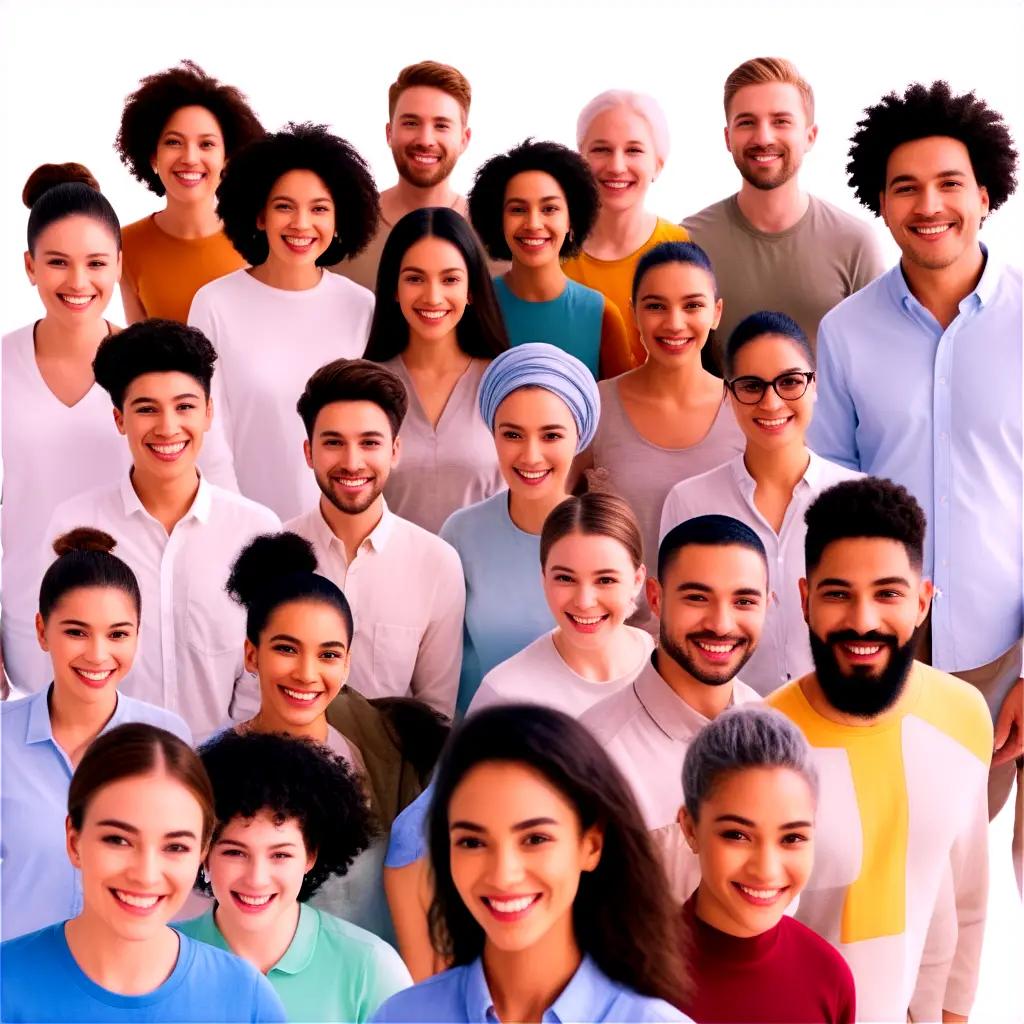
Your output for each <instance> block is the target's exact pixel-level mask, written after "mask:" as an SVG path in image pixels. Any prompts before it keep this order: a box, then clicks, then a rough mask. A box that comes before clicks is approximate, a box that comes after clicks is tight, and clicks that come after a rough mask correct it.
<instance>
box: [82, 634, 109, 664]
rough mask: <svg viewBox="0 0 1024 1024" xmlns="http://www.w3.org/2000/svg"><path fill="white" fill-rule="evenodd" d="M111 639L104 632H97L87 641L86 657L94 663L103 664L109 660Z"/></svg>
mask: <svg viewBox="0 0 1024 1024" xmlns="http://www.w3.org/2000/svg"><path fill="white" fill-rule="evenodd" d="M108 649H109V641H108V640H107V638H106V636H104V634H102V633H95V634H93V635H92V636H91V637H89V640H88V641H87V643H86V648H85V658H86V660H87V661H89V662H92V664H94V665H102V664H103V662H104V661H106V660H107V651H108Z"/></svg>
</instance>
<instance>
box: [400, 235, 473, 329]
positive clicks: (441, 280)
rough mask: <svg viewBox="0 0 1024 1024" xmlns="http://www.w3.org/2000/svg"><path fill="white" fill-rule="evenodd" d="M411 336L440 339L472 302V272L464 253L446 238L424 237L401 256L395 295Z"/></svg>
mask: <svg viewBox="0 0 1024 1024" xmlns="http://www.w3.org/2000/svg"><path fill="white" fill-rule="evenodd" d="M395 298H396V299H397V301H398V305H399V306H400V307H401V310H402V316H404V317H405V321H406V323H407V324H408V325H409V331H410V335H411V337H413V338H417V339H419V340H421V341H424V342H434V343H436V342H438V341H442V340H444V339H445V338H447V337H449V335H451V333H452V332H453V331H454V330H455V329H456V327H457V326H458V324H459V321H460V320H461V319H462V315H463V314H464V313H465V312H466V304H467V303H468V302H469V271H468V270H467V269H466V261H465V259H463V256H462V253H461V252H459V250H458V249H457V248H456V247H455V246H454V245H452V243H451V242H448V241H446V240H445V239H443V238H433V237H427V238H421V239H420V240H419V241H418V242H416V243H415V245H410V246H409V248H408V249H407V250H406V252H405V255H404V256H403V257H402V265H401V268H400V270H399V273H398V294H397V295H396V296H395Z"/></svg>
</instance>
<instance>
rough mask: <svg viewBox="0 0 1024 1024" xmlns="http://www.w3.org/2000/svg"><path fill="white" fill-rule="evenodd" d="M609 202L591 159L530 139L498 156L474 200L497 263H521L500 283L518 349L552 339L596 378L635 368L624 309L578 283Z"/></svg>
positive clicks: (481, 176)
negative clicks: (566, 264) (570, 270)
mask: <svg viewBox="0 0 1024 1024" xmlns="http://www.w3.org/2000/svg"><path fill="white" fill-rule="evenodd" d="M599 206H600V199H599V197H598V192H597V185H596V183H595V181H594V176H593V174H591V172H590V168H589V167H588V166H587V162H586V161H585V160H584V159H583V157H581V156H580V155H579V153H574V152H573V151H572V150H571V149H568V148H567V147H565V146H560V145H559V144H558V143H556V142H535V141H534V140H533V139H527V140H526V141H525V142H523V143H521V144H520V145H518V146H515V147H514V148H513V149H510V150H509V151H508V152H507V153H502V154H499V155H498V156H494V157H491V159H490V160H488V161H487V163H485V164H484V165H483V166H482V167H481V168H480V169H479V170H478V171H477V172H476V180H475V182H474V184H473V189H472V191H471V192H470V194H469V219H470V220H471V221H472V223H473V227H474V228H475V229H476V233H477V235H479V237H480V241H481V242H483V245H484V248H485V249H486V250H487V254H488V255H489V256H490V257H491V259H492V260H511V261H512V266H511V268H510V269H509V271H508V272H507V273H505V274H503V275H502V276H500V277H496V278H495V279H494V289H495V292H496V293H497V296H498V303H499V305H500V306H501V312H502V315H503V316H504V318H505V327H506V329H507V330H508V336H509V341H510V343H511V344H512V345H523V344H525V343H527V342H533V341H542V342H547V343H548V344H549V345H554V346H556V347H557V348H560V349H562V350H563V351H565V352H568V353H569V354H570V355H572V356H575V357H576V358H577V359H579V360H580V362H582V363H583V364H584V366H586V367H587V368H588V369H589V370H590V372H591V373H592V374H593V375H594V377H595V378H598V377H602V378H603V377H614V376H617V375H618V374H620V373H625V371H626V370H630V369H632V368H633V366H634V365H636V364H635V362H634V360H633V356H632V354H631V350H630V344H629V339H628V337H627V335H626V326H625V323H624V322H623V319H622V314H621V313H620V312H619V309H618V307H617V306H616V305H615V304H614V303H613V302H610V301H609V300H608V299H606V298H605V297H604V296H603V295H602V294H601V293H600V292H598V291H595V290H594V289H593V288H587V287H586V286H585V285H582V284H578V283H577V282H576V281H571V280H569V278H568V277H566V275H565V272H564V271H563V269H562V261H563V260H566V259H569V258H570V257H572V256H575V255H577V254H578V253H579V252H580V250H581V248H582V246H583V241H584V239H585V238H586V237H587V235H588V234H589V233H590V230H591V228H592V227H593V226H594V221H595V219H596V218H597V211H598V207H599Z"/></svg>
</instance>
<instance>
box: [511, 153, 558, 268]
mask: <svg viewBox="0 0 1024 1024" xmlns="http://www.w3.org/2000/svg"><path fill="white" fill-rule="evenodd" d="M570 226H571V225H570V223H569V202H568V200H567V199H566V198H565V192H564V191H563V190H562V186H561V185H559V184H558V182H557V181H556V180H555V179H554V178H553V177H552V176H551V175H550V174H548V173H547V172H545V171H523V172H522V173H521V174H516V175H513V176H512V178H510V179H509V183H508V185H506V186H505V205H504V207H503V209H502V231H503V233H504V235H505V242H506V244H507V245H508V248H509V252H511V253H512V259H513V261H514V262H516V263H521V264H523V265H524V266H526V267H530V268H532V269H536V268H538V267H544V266H547V265H548V264H549V263H551V262H553V261H555V262H557V260H558V255H559V253H560V252H561V251H562V244H563V242H565V236H566V235H567V234H568V233H569V228H570Z"/></svg>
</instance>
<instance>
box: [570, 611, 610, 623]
mask: <svg viewBox="0 0 1024 1024" xmlns="http://www.w3.org/2000/svg"><path fill="white" fill-rule="evenodd" d="M565 614H566V615H568V616H569V618H570V619H572V621H573V622H578V623H579V624H580V625H581V626H596V625H597V623H599V622H600V621H601V620H602V619H603V618H604V616H603V615H594V616H593V617H590V618H584V617H583V616H582V615H573V613H572V612H566V613H565Z"/></svg>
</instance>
